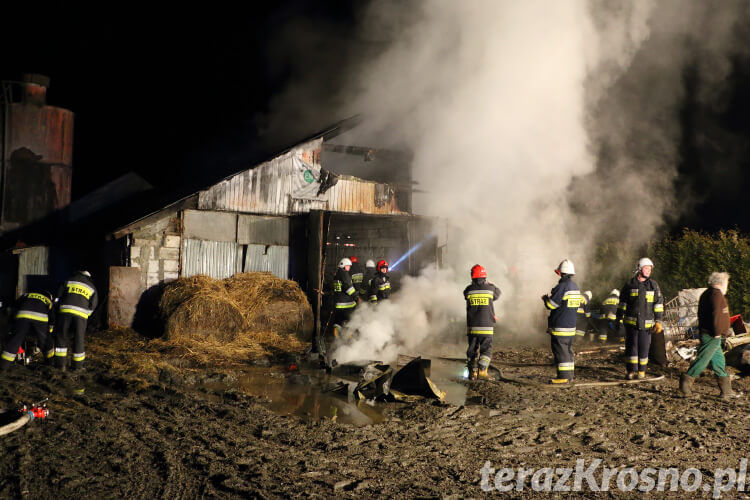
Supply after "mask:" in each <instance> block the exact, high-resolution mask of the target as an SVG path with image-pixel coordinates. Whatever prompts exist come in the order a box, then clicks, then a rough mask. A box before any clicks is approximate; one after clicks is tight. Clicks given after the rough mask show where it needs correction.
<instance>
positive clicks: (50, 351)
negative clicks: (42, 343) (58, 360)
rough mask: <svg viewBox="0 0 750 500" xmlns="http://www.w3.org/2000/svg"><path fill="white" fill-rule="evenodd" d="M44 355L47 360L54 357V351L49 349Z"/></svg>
mask: <svg viewBox="0 0 750 500" xmlns="http://www.w3.org/2000/svg"><path fill="white" fill-rule="evenodd" d="M44 355H45V356H46V357H48V358H51V357H53V356H54V355H55V350H54V349H50V350H49V351H47V352H46V353H44Z"/></svg>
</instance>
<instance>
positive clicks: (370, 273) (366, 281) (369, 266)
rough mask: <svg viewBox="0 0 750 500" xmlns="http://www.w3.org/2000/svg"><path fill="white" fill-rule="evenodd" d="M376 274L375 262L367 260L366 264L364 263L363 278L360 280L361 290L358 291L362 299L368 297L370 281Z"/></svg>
mask: <svg viewBox="0 0 750 500" xmlns="http://www.w3.org/2000/svg"><path fill="white" fill-rule="evenodd" d="M377 274H378V272H377V270H376V269H375V261H373V260H372V259H367V262H366V263H365V274H364V278H363V279H362V288H361V289H360V291H359V294H360V295H361V296H363V297H367V296H368V295H370V284H371V283H372V279H373V278H375V276H377Z"/></svg>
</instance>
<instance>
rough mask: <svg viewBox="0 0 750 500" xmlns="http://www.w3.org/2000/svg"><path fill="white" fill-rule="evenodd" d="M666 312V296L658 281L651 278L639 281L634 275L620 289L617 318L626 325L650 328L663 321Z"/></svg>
mask: <svg viewBox="0 0 750 500" xmlns="http://www.w3.org/2000/svg"><path fill="white" fill-rule="evenodd" d="M663 314H664V298H663V297H662V295H661V290H660V289H659V285H658V284H657V283H656V281H654V280H652V279H651V278H648V279H646V281H639V280H638V277H637V276H634V277H633V278H632V279H631V280H630V281H628V282H627V283H625V286H624V287H622V290H620V303H619V305H618V306H617V319H618V320H620V319H621V320H623V323H624V324H625V326H629V327H632V328H637V329H639V330H648V329H649V328H652V327H653V326H654V323H655V322H657V321H661V317H662V315H663Z"/></svg>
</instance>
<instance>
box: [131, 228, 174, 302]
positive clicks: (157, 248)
mask: <svg viewBox="0 0 750 500" xmlns="http://www.w3.org/2000/svg"><path fill="white" fill-rule="evenodd" d="M178 220H179V219H178V218H177V217H174V216H172V217H164V218H163V219H160V220H158V221H156V222H154V223H152V224H150V225H148V226H145V227H143V228H140V229H139V230H137V231H135V232H134V233H133V241H132V245H131V247H130V266H131V267H138V268H140V269H141V280H142V282H143V284H144V285H145V287H146V288H150V287H152V286H154V285H158V284H159V283H162V282H167V281H172V280H176V279H177V278H178V277H179V275H180V244H181V242H182V239H181V237H180V232H179V228H178Z"/></svg>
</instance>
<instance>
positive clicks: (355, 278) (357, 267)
mask: <svg viewBox="0 0 750 500" xmlns="http://www.w3.org/2000/svg"><path fill="white" fill-rule="evenodd" d="M349 260H350V261H352V267H351V269H349V276H351V278H352V284H353V285H354V288H356V289H357V293H358V294H360V295H362V287H363V286H364V278H365V274H364V271H363V270H362V264H360V263H359V259H358V258H357V256H356V255H352V256H351V257H349Z"/></svg>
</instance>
